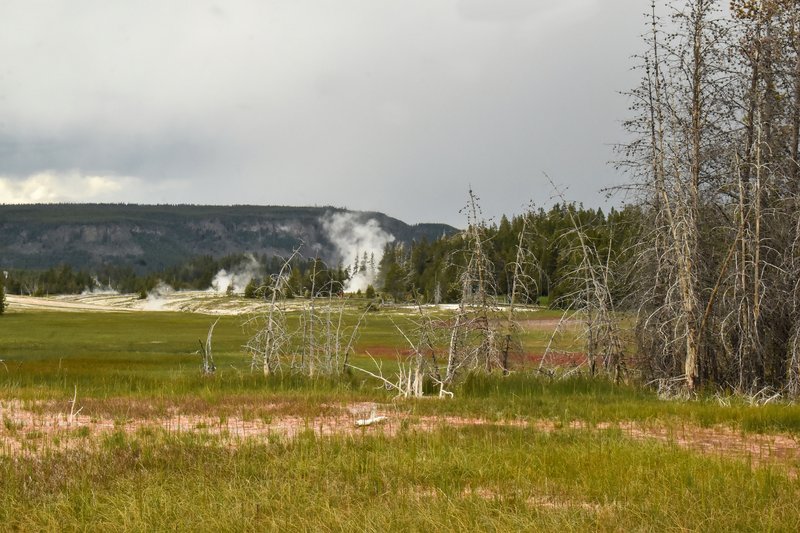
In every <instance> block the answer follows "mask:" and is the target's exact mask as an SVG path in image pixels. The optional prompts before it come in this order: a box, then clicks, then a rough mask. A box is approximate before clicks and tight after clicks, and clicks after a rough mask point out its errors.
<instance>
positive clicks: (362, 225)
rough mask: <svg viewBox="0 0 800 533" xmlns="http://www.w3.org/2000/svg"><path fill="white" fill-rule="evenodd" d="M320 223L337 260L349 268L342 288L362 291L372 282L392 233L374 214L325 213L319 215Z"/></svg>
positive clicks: (392, 238)
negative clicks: (365, 219)
mask: <svg viewBox="0 0 800 533" xmlns="http://www.w3.org/2000/svg"><path fill="white" fill-rule="evenodd" d="M322 227H323V228H324V229H325V232H326V233H327V235H328V239H330V241H331V243H333V245H334V246H335V247H336V252H337V254H338V260H339V261H341V262H342V264H343V265H344V266H345V267H348V269H349V271H350V276H351V277H350V281H348V283H347V286H346V287H345V289H344V290H345V292H356V291H359V290H361V291H364V290H366V289H367V286H368V285H372V284H374V283H375V279H376V277H377V274H378V272H377V265H378V264H379V263H380V261H381V258H382V257H383V249H384V247H385V246H386V244H388V243H390V242H394V240H395V238H394V235H392V234H391V233H388V232H386V231H384V230H383V228H381V226H380V224H379V223H378V221H377V220H375V219H374V218H371V219H369V220H367V221H366V222H362V221H361V220H360V218H359V216H358V215H356V214H354V213H334V214H328V215H326V216H325V217H324V218H323V219H322ZM365 254H366V265H364V256H365ZM364 266H365V267H366V268H362V267H364Z"/></svg>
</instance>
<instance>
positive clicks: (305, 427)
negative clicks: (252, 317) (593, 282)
mask: <svg viewBox="0 0 800 533" xmlns="http://www.w3.org/2000/svg"><path fill="white" fill-rule="evenodd" d="M357 315H358V309H356V308H355V307H354V309H353V310H352V312H351V313H350V314H349V315H348V320H351V321H353V320H357ZM554 318H556V317H555V316H554V315H553V314H550V313H549V312H542V313H541V314H538V315H535V317H531V318H530V320H527V321H526V328H527V330H526V336H525V347H526V350H527V351H529V352H531V353H536V352H538V351H540V350H543V347H544V344H545V343H546V342H547V339H548V338H549V334H548V328H552V327H553V319H554ZM213 320H214V318H212V317H209V316H204V315H197V314H190V313H146V312H136V313H133V312H132V313H81V312H71V313H66V312H33V311H30V312H10V313H8V314H7V315H4V316H3V317H0V359H2V360H3V364H2V366H0V408H2V418H3V425H2V427H1V428H0V439H1V440H2V450H0V523H2V524H3V526H2V528H0V529H4V530H42V529H44V530H86V529H89V530H103V531H105V530H176V529H177V530H187V529H188V530H209V531H211V530H223V531H240V530H254V531H262V530H279V531H306V530H330V531H345V530H346V531H352V530H357V531H359V530H368V531H377V530H403V531H405V530H410V531H418V530H419V531H421V530H461V531H472V530H495V531H496V530H503V531H507V530H551V531H552V530H569V531H585V530H603V531H622V530H624V531H628V530H647V531H651V530H659V531H660V530H674V531H677V530H680V531H685V530H698V531H717V530H732V531H797V530H800V508H799V507H798V506H797V503H796V502H797V501H798V497H800V481H798V475H797V474H798V471H799V470H800V455H798V445H797V442H798V438H800V407H797V406H795V405H786V404H780V405H767V406H751V405H748V404H746V403H745V402H744V401H742V400H737V399H728V400H729V402H728V403H730V405H727V406H725V405H722V404H721V402H720V401H719V400H718V399H717V398H713V397H708V398H705V399H702V398H701V399H699V400H696V401H692V402H678V401H663V400H660V399H659V398H658V397H657V396H656V395H655V394H654V393H653V392H652V391H649V390H647V389H644V388H641V387H639V386H637V385H635V384H627V385H614V384H611V383H608V382H606V381H603V380H591V379H588V378H586V377H585V376H580V375H576V376H574V377H572V378H569V379H566V380H552V379H549V378H547V377H545V376H541V375H537V374H536V373H535V372H533V371H529V370H527V369H525V368H524V367H520V368H518V371H517V372H515V373H514V374H512V375H511V376H509V377H503V376H500V375H493V376H480V375H474V376H468V377H467V378H466V379H465V380H464V381H463V382H462V383H461V384H460V385H459V386H458V387H457V388H456V390H455V391H454V392H455V398H454V399H452V400H438V399H422V400H393V399H392V396H391V395H390V394H389V393H388V392H386V391H385V390H383V389H382V388H380V387H377V386H376V383H375V382H374V381H370V380H369V379H368V378H364V377H362V376H360V375H351V376H347V377H344V378H341V379H335V380H334V379H324V378H320V379H315V380H308V379H303V378H299V377H294V376H288V375H283V376H274V377H272V378H270V379H268V380H267V379H265V378H264V377H263V376H262V375H260V374H258V373H252V372H251V371H250V367H249V360H248V359H247V356H246V355H245V354H244V352H243V350H242V345H243V344H244V343H245V342H246V340H247V338H248V335H249V332H248V331H247V329H246V328H243V327H242V318H241V317H233V316H230V317H222V318H221V319H220V322H219V324H218V325H217V327H216V330H215V335H214V353H215V359H216V362H217V366H218V372H217V373H216V375H214V376H212V377H203V376H201V375H200V372H199V366H200V361H199V357H198V355H197V354H196V353H194V352H195V351H196V346H197V341H198V339H201V338H204V337H205V334H206V331H207V328H208V326H209V325H210V324H211V323H212V322H213ZM408 320H410V317H409V312H408V310H393V311H392V310H384V311H381V312H379V313H373V314H370V316H369V317H368V318H367V322H366V324H365V325H364V327H363V328H362V330H361V334H360V337H359V341H358V345H357V346H358V349H357V351H358V352H359V353H360V354H362V356H364V355H365V354H366V352H368V351H369V352H370V353H371V352H373V351H374V352H380V353H379V355H380V356H381V357H383V358H385V359H386V360H387V364H389V361H390V360H391V359H392V357H393V355H392V352H397V351H402V350H403V349H404V347H403V342H404V341H403V339H402V337H401V336H400V335H399V334H398V333H397V330H396V327H395V324H398V325H401V326H402V324H404V321H408ZM537 320H538V321H540V322H539V324H540V325H541V326H542V327H538V326H537ZM572 335H573V338H572V339H568V338H567V337H569V334H568V335H565V336H564V338H562V339H561V340H559V342H560V343H563V345H562V348H564V349H572V348H568V347H570V346H574V345H575V344H576V341H575V339H574V335H575V333H574V332H573V333H572ZM358 362H359V364H364V365H368V364H371V362H372V361H371V360H370V359H369V358H365V357H361V358H359V359H358ZM387 368H388V367H387ZM73 397H75V399H74V401H73ZM370 410H377V412H378V413H379V414H383V415H386V416H387V417H388V420H387V422H386V423H385V424H382V425H375V426H370V427H367V428H356V427H355V424H354V423H353V422H354V420H355V419H356V418H359V417H362V416H365V413H368V412H369V411H370Z"/></svg>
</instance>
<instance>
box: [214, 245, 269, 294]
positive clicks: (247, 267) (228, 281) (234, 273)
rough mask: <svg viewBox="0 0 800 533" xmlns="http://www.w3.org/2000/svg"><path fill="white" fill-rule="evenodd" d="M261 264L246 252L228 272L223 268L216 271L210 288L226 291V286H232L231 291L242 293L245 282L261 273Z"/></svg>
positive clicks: (220, 291)
mask: <svg viewBox="0 0 800 533" xmlns="http://www.w3.org/2000/svg"><path fill="white" fill-rule="evenodd" d="M261 270H262V269H261V265H260V264H259V263H258V260H257V259H256V258H255V257H253V255H252V254H246V255H245V260H244V261H243V262H242V263H240V264H238V265H237V266H235V267H234V268H233V269H231V271H230V272H228V271H227V270H225V269H224V268H223V269H222V270H220V271H219V272H217V275H216V276H214V279H213V280H212V281H211V289H212V290H213V291H214V292H217V293H222V294H224V293H226V292H228V287H232V292H235V293H243V292H244V289H245V287H247V284H248V283H250V281H251V280H252V279H253V278H256V277H258V276H259V274H260V273H261Z"/></svg>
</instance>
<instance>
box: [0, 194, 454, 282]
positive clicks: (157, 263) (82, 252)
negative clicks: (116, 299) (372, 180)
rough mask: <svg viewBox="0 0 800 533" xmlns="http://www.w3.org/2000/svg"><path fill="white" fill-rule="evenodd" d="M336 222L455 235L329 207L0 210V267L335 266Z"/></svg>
mask: <svg viewBox="0 0 800 533" xmlns="http://www.w3.org/2000/svg"><path fill="white" fill-rule="evenodd" d="M331 217H339V218H338V219H339V220H341V219H342V217H345V219H346V220H347V222H348V224H351V226H352V228H354V230H353V231H368V230H369V228H374V227H376V224H377V227H379V228H380V229H381V230H382V231H384V232H386V233H388V234H390V235H391V236H393V237H394V239H396V240H398V241H403V242H410V241H412V240H415V239H422V238H423V237H425V238H428V239H436V238H439V237H441V236H442V235H443V234H449V233H452V232H454V231H455V229H454V228H452V227H450V226H447V225H444V224H421V225H416V226H411V225H408V224H406V223H404V222H402V221H400V220H397V219H394V218H391V217H388V216H386V215H384V214H382V213H369V212H353V211H347V210H343V209H338V208H331V207H319V208H318V207H314V208H310V207H263V206H231V207H221V206H141V205H107V204H105V205H103V204H57V205H53V204H48V205H21V206H20V205H0V267H2V268H4V269H16V268H24V269H39V268H49V267H51V266H54V265H57V264H60V263H66V264H69V265H72V266H73V267H76V268H85V267H91V266H98V265H102V264H131V265H133V266H135V267H136V268H137V270H140V271H147V270H155V269H160V268H164V267H166V266H170V265H173V264H177V263H179V262H182V261H185V260H186V259H188V258H190V257H194V256H198V255H212V256H217V257H218V256H223V255H227V254H232V253H240V252H251V253H254V254H266V255H268V256H271V255H282V256H285V255H288V254H290V253H291V251H292V250H293V249H294V248H296V247H298V246H302V247H303V254H304V255H306V256H318V257H321V258H322V259H324V260H326V261H329V262H331V263H336V262H337V261H340V260H342V259H343V258H342V255H343V252H342V247H341V243H339V242H337V240H340V238H341V235H339V234H336V235H334V234H332V232H331V231H330V224H328V223H326V221H329V220H330V219H331ZM370 221H374V222H373V223H370ZM364 228H367V229H364Z"/></svg>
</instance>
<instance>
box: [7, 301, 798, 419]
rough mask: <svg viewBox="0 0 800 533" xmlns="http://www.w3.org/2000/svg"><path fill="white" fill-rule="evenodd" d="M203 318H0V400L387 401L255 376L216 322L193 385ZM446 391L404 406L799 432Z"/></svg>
mask: <svg viewBox="0 0 800 533" xmlns="http://www.w3.org/2000/svg"><path fill="white" fill-rule="evenodd" d="M547 318H551V317H549V316H548V317H547ZM357 319H358V312H357V308H356V309H354V310H350V311H348V317H347V320H348V321H350V323H354V322H355V320H357ZM213 320H214V318H212V317H209V316H203V315H196V314H190V313H141V312H139V313H109V314H103V313H57V312H40V313H33V312H26V313H10V314H8V315H5V316H3V317H2V319H0V327H1V328H2V336H0V359H2V360H3V366H0V398H3V397H5V398H15V399H23V400H41V399H47V400H53V401H58V402H62V404H63V402H66V401H68V400H70V399H71V398H72V396H73V394H74V392H75V390H76V389H77V391H78V396H79V397H80V398H81V400H82V401H83V402H84V403H85V404H87V411H91V409H96V410H97V413H98V414H109V415H119V416H122V415H129V414H130V413H131V412H143V413H147V414H150V415H157V414H163V413H165V412H166V411H167V410H168V409H169V408H170V407H174V406H178V407H179V408H181V409H182V410H185V411H190V412H201V411H203V410H206V409H208V410H213V411H214V414H231V413H232V412H239V413H240V414H241V411H242V410H244V411H246V412H249V413H250V415H251V416H260V414H259V411H258V409H257V405H258V404H259V403H263V402H265V401H269V400H270V399H276V398H277V399H278V400H279V401H282V402H291V403H293V404H294V405H295V406H296V408H297V409H298V410H300V411H302V412H304V413H306V414H312V413H313V412H315V409H316V407H315V406H318V405H320V404H326V403H331V402H349V401H363V400H373V401H388V400H389V399H390V396H389V395H388V393H386V392H385V391H383V390H380V389H378V388H377V387H376V383H375V382H374V381H373V380H371V379H370V378H368V377H365V376H364V375H362V374H360V373H358V372H354V373H353V374H351V375H349V376H344V377H342V378H335V379H332V378H324V377H323V378H316V379H311V380H310V379H307V378H303V377H300V376H292V375H288V374H283V375H277V376H273V377H271V378H270V379H265V378H264V377H263V375H261V374H260V373H259V372H252V371H251V370H250V366H249V365H250V363H249V360H248V358H247V356H246V355H245V354H244V352H243V349H242V346H243V345H244V343H245V342H246V340H247V337H248V334H249V332H248V331H247V330H246V329H244V328H243V327H242V319H241V318H239V317H222V318H221V319H220V321H219V323H218V325H217V327H216V329H215V331H214V340H213V347H214V354H215V360H216V363H217V367H218V371H217V374H216V375H214V376H212V377H203V376H201V375H200V372H199V367H200V360H199V357H198V355H197V354H195V353H193V352H195V351H196V349H197V346H198V343H197V341H198V339H201V338H202V339H204V338H205V335H206V332H207V328H208V326H209V325H210V324H211V323H212V322H213ZM404 320H406V321H407V320H408V316H407V315H405V314H400V313H391V312H382V313H377V314H370V316H369V317H368V320H367V322H366V323H365V324H364V326H363V328H362V330H361V332H360V336H359V341H358V348H359V351H361V352H362V353H363V350H364V349H365V348H364V346H367V347H368V346H375V345H381V346H389V347H395V348H396V349H397V350H402V349H405V345H404V343H405V341H404V340H403V338H402V336H400V335H399V334H398V333H397V330H396V327H395V324H399V323H402V322H403V321H404ZM534 333H535V334H537V335H538V334H540V333H541V332H540V331H538V330H536V331H534ZM386 357H388V358H389V359H388V360H384V361H383V363H384V370H385V371H386V372H387V374H389V373H391V371H392V367H393V365H392V361H393V358H392V357H393V356H392V355H388V356H386ZM355 361H356V363H357V364H360V365H362V366H364V367H371V366H372V365H373V362H372V361H371V360H369V359H366V358H363V357H361V358H356V360H355ZM454 392H455V393H456V396H457V401H452V402H431V401H429V400H423V401H416V402H415V401H407V402H405V405H407V407H408V409H411V410H412V411H413V412H414V413H416V414H454V415H462V416H470V417H480V418H490V419H510V418H526V419H541V418H546V419H555V420H562V421H571V420H583V421H587V422H590V423H597V422H615V421H626V420H635V421H645V422H647V421H659V422H667V423H676V424H684V423H691V424H695V425H700V426H712V425H716V424H726V425H729V426H732V427H736V428H739V429H741V430H743V431H750V432H768V431H782V432H790V433H795V434H800V406H797V405H789V406H787V405H768V406H761V407H753V406H749V405H745V404H744V403H742V402H738V403H737V402H736V401H735V400H734V401H733V405H732V406H730V407H724V406H721V405H719V403H718V402H717V401H716V400H715V399H713V398H706V399H701V400H698V401H694V402H667V401H662V400H659V399H658V398H657V397H656V395H655V394H654V393H653V392H652V391H649V390H647V389H644V388H642V387H639V386H635V385H615V384H612V383H609V382H607V381H604V380H602V379H588V378H586V377H581V376H578V377H575V378H571V379H567V380H551V379H548V378H546V377H542V376H537V375H536V374H535V373H533V374H530V373H528V372H520V373H517V374H514V375H512V376H510V377H501V376H481V375H475V376H468V377H467V379H465V380H464V381H463V382H462V383H461V384H460V385H459V386H458V387H457V388H456V390H455V391H454ZM91 400H97V401H95V402H92V401H91ZM303 405H304V406H305V407H303V408H301V407H300V406H303Z"/></svg>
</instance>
